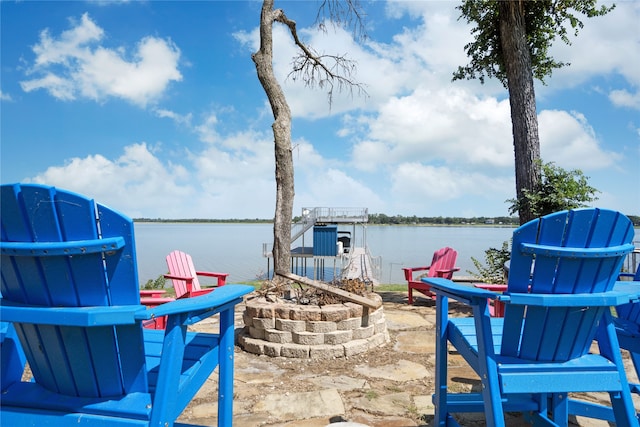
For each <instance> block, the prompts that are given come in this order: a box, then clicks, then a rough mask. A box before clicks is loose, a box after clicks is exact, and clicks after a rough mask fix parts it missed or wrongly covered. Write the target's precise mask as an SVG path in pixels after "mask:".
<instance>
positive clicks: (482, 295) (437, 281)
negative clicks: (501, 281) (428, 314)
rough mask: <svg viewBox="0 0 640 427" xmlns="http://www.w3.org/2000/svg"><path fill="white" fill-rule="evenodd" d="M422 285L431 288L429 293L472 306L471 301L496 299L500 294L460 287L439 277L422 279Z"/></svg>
mask: <svg viewBox="0 0 640 427" xmlns="http://www.w3.org/2000/svg"><path fill="white" fill-rule="evenodd" d="M421 280H422V281H423V282H424V283H427V284H429V285H430V286H431V291H432V292H435V293H436V294H442V295H443V296H446V297H450V298H453V299H455V300H457V301H460V302H464V303H467V304H472V303H473V302H472V300H475V299H477V300H479V301H480V300H483V299H484V300H486V299H498V298H499V297H500V296H501V295H502V294H499V293H496V292H491V291H489V290H485V289H480V288H476V287H473V286H469V285H461V284H459V283H456V282H453V281H452V280H449V279H443V278H440V277H424V278H422V279H421Z"/></svg>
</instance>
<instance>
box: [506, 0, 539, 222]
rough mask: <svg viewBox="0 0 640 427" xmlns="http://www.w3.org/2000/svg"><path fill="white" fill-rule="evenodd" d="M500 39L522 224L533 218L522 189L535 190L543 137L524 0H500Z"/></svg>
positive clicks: (537, 181)
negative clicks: (528, 41)
mask: <svg viewBox="0 0 640 427" xmlns="http://www.w3.org/2000/svg"><path fill="white" fill-rule="evenodd" d="M498 3H499V5H500V6H499V8H500V9H499V19H500V42H501V46H502V54H503V58H504V64H505V71H506V74H507V82H508V83H507V85H508V88H509V102H510V104H511V124H512V132H513V146H514V152H515V169H516V197H517V199H518V201H519V202H520V209H519V210H518V213H519V216H520V224H524V223H525V222H527V221H529V220H531V219H533V218H534V216H533V214H532V212H531V209H530V206H529V203H528V202H527V201H526V200H525V199H524V197H523V190H524V189H527V190H529V191H535V189H536V187H537V186H538V183H539V181H540V163H539V160H540V137H539V136H538V116H537V113H536V95H535V91H534V86H533V73H532V70H531V55H530V52H529V47H528V45H527V36H526V22H525V1H522V0H519V1H500V2H498Z"/></svg>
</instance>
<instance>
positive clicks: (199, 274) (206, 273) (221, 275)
mask: <svg viewBox="0 0 640 427" xmlns="http://www.w3.org/2000/svg"><path fill="white" fill-rule="evenodd" d="M196 274H197V275H198V276H207V277H227V276H229V273H214V272H213V271H196Z"/></svg>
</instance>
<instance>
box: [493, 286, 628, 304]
mask: <svg viewBox="0 0 640 427" xmlns="http://www.w3.org/2000/svg"><path fill="white" fill-rule="evenodd" d="M636 298H637V292H629V291H624V290H613V291H608V292H594V293H577V294H519V293H513V294H502V295H500V296H499V297H498V298H497V299H499V300H500V301H502V302H504V303H507V304H509V303H510V304H516V305H530V306H540V307H611V306H616V305H621V304H626V303H629V302H632V301H633V300H634V299H636Z"/></svg>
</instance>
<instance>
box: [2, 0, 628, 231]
mask: <svg viewBox="0 0 640 427" xmlns="http://www.w3.org/2000/svg"><path fill="white" fill-rule="evenodd" d="M318 4H319V2H317V1H296V2H285V1H282V2H279V1H277V0H276V6H277V7H281V8H283V9H284V10H285V12H286V13H287V15H288V16H289V17H290V18H291V19H294V20H296V21H297V23H298V29H299V32H300V35H301V36H302V37H303V39H304V40H305V41H306V42H308V43H309V44H311V45H313V46H314V47H315V48H316V50H318V51H320V52H326V53H333V54H347V55H348V57H349V58H351V59H354V60H355V61H357V64H358V69H357V74H356V76H355V79H356V80H357V81H358V82H361V83H362V84H364V85H366V90H367V96H358V95H357V94H355V95H353V96H351V95H349V94H348V93H341V94H336V95H335V97H334V99H333V103H332V104H331V106H329V104H328V102H327V95H326V93H324V92H322V91H320V90H317V89H310V88H307V87H305V86H304V85H303V84H301V83H300V82H298V81H293V80H292V79H287V74H288V72H289V70H290V63H291V58H292V57H293V55H294V46H293V44H292V42H291V38H290V37H289V35H288V34H287V33H286V32H285V29H284V28H282V27H280V26H276V28H275V35H274V40H275V58H274V66H275V70H276V74H277V76H278V78H279V79H280V82H281V84H282V85H283V88H284V90H285V93H286V95H287V99H288V102H289V104H290V107H291V110H292V113H293V134H292V137H293V144H294V151H293V157H294V163H295V168H296V177H295V179H296V182H295V184H296V198H295V203H294V215H299V214H300V212H301V209H302V207H315V206H326V207H368V208H369V211H370V212H372V213H385V214H388V215H395V214H401V215H418V216H440V215H441V216H502V215H507V210H508V204H507V203H505V200H506V199H509V198H512V197H514V193H515V188H514V160H513V141H512V136H511V121H510V115H509V102H508V98H507V93H506V91H505V90H504V89H503V88H502V86H501V85H500V84H499V83H498V82H496V81H488V82H487V83H486V84H485V85H481V84H480V82H479V81H474V80H472V81H462V82H460V81H458V82H451V76H452V73H453V71H454V70H455V69H456V68H457V67H458V66H459V65H466V64H467V63H468V59H467V57H466V55H465V53H464V45H465V44H466V43H468V42H469V41H470V40H471V39H470V37H471V36H470V31H469V30H470V27H469V26H468V25H466V24H465V22H464V21H459V20H458V19H457V18H458V16H459V11H457V10H456V9H455V6H456V5H458V4H459V2H454V1H407V2H403V1H374V2H367V1H364V2H363V5H364V9H365V11H366V13H367V19H366V21H365V23H366V26H367V27H366V28H367V35H368V38H367V39H366V40H364V41H357V40H356V41H354V39H353V37H352V34H351V33H350V32H349V31H344V30H333V29H329V31H328V32H326V33H322V32H319V31H316V30H315V29H314V28H313V27H312V24H313V21H314V19H315V17H316V13H317V7H318ZM0 7H1V58H0V59H1V86H0V90H1V99H2V101H1V110H0V120H1V122H0V124H1V141H0V144H1V152H0V154H1V170H0V176H1V180H2V182H3V183H8V182H17V181H21V182H25V181H31V182H40V183H46V184H51V185H56V186H59V187H63V188H67V189H71V190H75V191H78V192H81V193H83V194H87V195H90V196H93V197H95V198H96V199H97V200H99V201H101V202H103V203H105V204H108V205H110V206H112V207H114V208H116V209H119V210H121V211H123V212H124V213H126V214H128V215H129V216H132V217H150V218H157V217H161V218H272V217H273V211H274V206H275V182H274V157H273V136H272V133H271V123H272V114H271V111H270V109H269V107H268V103H267V100H266V96H265V94H264V91H263V90H262V87H261V86H260V84H259V82H258V79H257V77H256V72H255V67H254V64H253V62H252V61H251V54H252V53H253V52H255V51H256V50H257V48H258V42H259V40H258V32H257V25H258V20H259V15H260V7H261V2H260V1H194V2H190V1H180V2H178V1H120V2H106V1H87V2H83V1H70V2H62V1H48V2H32V1H18V2H13V1H2V2H1V3H0ZM638 22H640V2H632V1H621V2H617V7H616V9H615V10H614V11H613V12H612V13H610V14H609V15H607V16H605V17H601V18H594V19H586V18H585V27H584V28H583V30H582V31H581V32H580V35H579V36H578V37H577V38H574V39H572V45H571V46H566V45H564V44H563V43H561V42H559V41H558V42H557V43H556V45H555V46H554V47H553V50H552V54H553V55H554V56H555V58H556V59H558V60H560V61H564V62H569V63H571V66H570V67H566V68H563V69H561V70H557V71H555V72H554V74H553V76H552V77H551V78H548V79H547V81H546V83H547V85H546V86H544V85H541V84H538V83H536V84H537V86H536V91H537V92H536V97H537V103H538V114H539V127H540V138H541V152H542V158H543V160H544V161H546V162H549V161H553V162H555V163H556V164H557V165H558V166H561V167H563V168H565V169H581V170H582V171H583V172H584V173H585V175H587V176H588V177H590V179H589V183H590V184H591V185H592V186H594V187H596V188H597V189H598V190H600V191H601V193H600V194H599V200H598V201H597V202H595V205H597V206H601V207H606V208H611V209H616V210H620V211H622V212H624V213H626V214H631V215H640V191H639V190H638V188H639V187H638V183H639V182H640V72H639V71H638V70H640V29H639V27H638Z"/></svg>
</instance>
